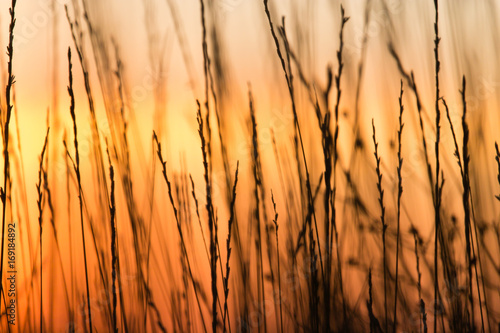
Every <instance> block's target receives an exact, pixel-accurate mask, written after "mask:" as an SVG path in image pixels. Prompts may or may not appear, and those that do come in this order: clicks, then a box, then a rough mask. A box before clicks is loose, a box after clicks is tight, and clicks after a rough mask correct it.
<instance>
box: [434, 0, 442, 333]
mask: <svg viewBox="0 0 500 333" xmlns="http://www.w3.org/2000/svg"><path fill="white" fill-rule="evenodd" d="M434 9H435V21H434V36H435V38H434V60H435V80H436V96H435V111H436V141H435V146H434V152H435V157H436V172H435V187H434V194H435V198H434V313H435V314H438V313H439V312H438V311H440V310H439V309H438V306H440V303H438V302H440V300H438V293H439V281H438V276H439V272H438V268H439V262H438V243H439V241H438V238H439V233H440V228H441V216H440V214H441V195H440V192H441V191H440V185H439V173H440V171H441V167H440V159H439V144H440V139H441V138H440V135H441V111H440V109H439V100H440V95H439V94H440V91H439V70H440V67H441V63H440V61H439V42H440V40H441V38H440V37H439V0H434ZM436 328H437V320H436V318H434V332H436Z"/></svg>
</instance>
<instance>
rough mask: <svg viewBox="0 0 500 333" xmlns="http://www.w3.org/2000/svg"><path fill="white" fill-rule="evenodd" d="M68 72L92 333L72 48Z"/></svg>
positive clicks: (69, 54) (90, 318)
mask: <svg viewBox="0 0 500 333" xmlns="http://www.w3.org/2000/svg"><path fill="white" fill-rule="evenodd" d="M68 72H69V85H68V94H69V97H70V102H71V104H70V108H69V111H70V114H71V119H72V120H73V135H74V137H75V138H74V145H75V160H76V165H75V172H76V178H77V181H78V200H79V204H80V206H79V207H80V226H81V230H82V248H83V261H84V266H85V289H86V292H87V311H88V316H89V331H90V333H92V331H93V327H92V310H91V308H90V288H89V274H88V267H87V266H88V265H87V250H86V242H85V228H84V226H83V198H82V195H83V189H82V178H81V173H80V152H79V150H78V130H77V125H76V114H75V94H74V91H73V64H72V63H71V48H68Z"/></svg>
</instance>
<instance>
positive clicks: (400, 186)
mask: <svg viewBox="0 0 500 333" xmlns="http://www.w3.org/2000/svg"><path fill="white" fill-rule="evenodd" d="M403 112H404V106H403V81H402V80H401V90H400V93H399V129H398V167H397V174H398V199H397V208H396V209H397V213H396V219H397V222H396V223H397V227H396V228H397V230H396V272H395V278H394V280H395V282H394V321H393V322H394V326H393V330H392V331H393V333H396V328H397V326H398V325H397V324H398V321H397V314H398V278H399V247H400V225H401V197H402V195H403V176H402V174H401V170H402V169H403V156H402V148H401V143H402V135H403V127H404V124H403Z"/></svg>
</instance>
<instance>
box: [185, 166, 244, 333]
mask: <svg viewBox="0 0 500 333" xmlns="http://www.w3.org/2000/svg"><path fill="white" fill-rule="evenodd" d="M239 169H240V162H239V161H238V162H237V163H236V171H235V173H234V185H233V194H232V196H231V197H232V201H231V205H230V206H229V209H230V216H229V221H228V222H227V239H226V252H227V255H226V276H224V277H223V279H224V314H223V316H222V322H223V325H224V332H226V316H227V313H228V305H227V299H228V296H229V272H230V270H231V267H230V265H229V259H230V258H231V229H232V226H233V223H234V216H235V215H236V208H235V204H236V185H238V171H239ZM193 193H194V192H193ZM228 319H229V318H228ZM229 331H231V328H229Z"/></svg>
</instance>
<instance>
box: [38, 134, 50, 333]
mask: <svg viewBox="0 0 500 333" xmlns="http://www.w3.org/2000/svg"><path fill="white" fill-rule="evenodd" d="M49 130H50V128H47V134H46V135H45V141H44V143H43V148H42V153H41V154H40V166H39V168H38V184H37V185H36V191H37V201H36V203H37V206H38V228H39V238H40V239H39V241H40V332H42V331H43V265H42V264H43V251H42V250H43V246H42V230H43V229H42V228H43V207H44V203H45V200H44V199H45V197H44V196H43V185H42V182H43V177H42V175H43V173H44V170H43V162H44V158H45V152H46V150H47V143H48V139H49Z"/></svg>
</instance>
